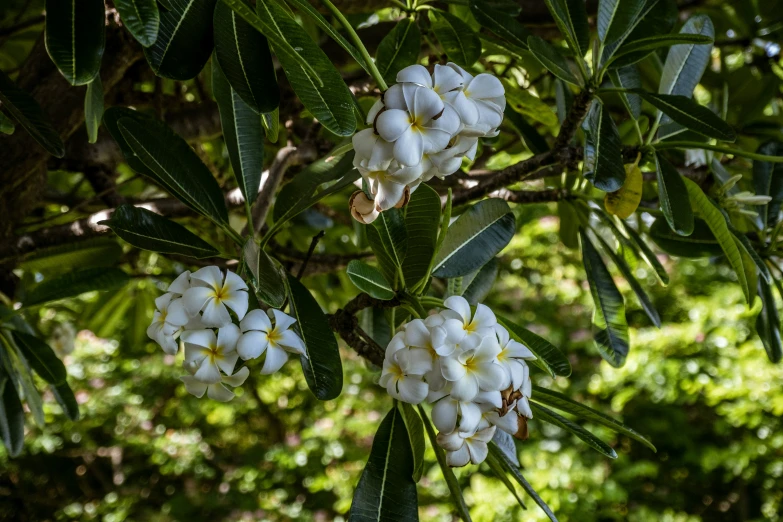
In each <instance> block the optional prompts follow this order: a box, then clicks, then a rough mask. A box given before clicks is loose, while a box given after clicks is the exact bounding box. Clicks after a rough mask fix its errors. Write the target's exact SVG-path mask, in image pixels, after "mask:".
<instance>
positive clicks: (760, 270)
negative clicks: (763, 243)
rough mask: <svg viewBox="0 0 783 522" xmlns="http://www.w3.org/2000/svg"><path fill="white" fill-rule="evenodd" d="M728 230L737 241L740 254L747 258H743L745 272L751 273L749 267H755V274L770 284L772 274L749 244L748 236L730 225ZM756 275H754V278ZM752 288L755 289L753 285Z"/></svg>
mask: <svg viewBox="0 0 783 522" xmlns="http://www.w3.org/2000/svg"><path fill="white" fill-rule="evenodd" d="M729 230H731V233H732V234H733V235H734V239H736V240H737V246H738V247H739V249H740V252H742V253H743V254H745V255H746V256H747V257H745V256H743V257H744V259H743V263H744V264H745V271H746V272H753V270H749V268H752V267H750V266H749V265H755V267H756V270H755V272H756V274H758V275H760V276H761V277H762V278H763V279H764V281H766V282H767V283H769V284H772V274H770V273H769V268H767V265H766V264H765V263H764V260H763V259H761V256H760V255H759V254H758V252H756V249H755V248H754V246H753V244H752V243H751V242H750V239H748V236H746V235H745V234H743V233H742V232H739V231H738V230H737V229H735V228H734V227H732V226H731V224H729ZM748 258H749V259H748ZM748 261H750V262H748ZM756 274H754V277H755V275H756ZM749 281H750V279H749ZM754 288H755V284H754Z"/></svg>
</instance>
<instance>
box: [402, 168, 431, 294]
mask: <svg viewBox="0 0 783 522" xmlns="http://www.w3.org/2000/svg"><path fill="white" fill-rule="evenodd" d="M439 225H440V196H439V195H438V193H437V192H435V190H434V189H432V188H430V186H429V185H425V184H424V183H422V184H421V185H419V188H417V189H416V192H414V193H413V194H411V199H410V201H409V202H408V205H406V207H405V229H406V231H407V236H408V248H407V251H406V253H405V259H404V260H403V262H402V273H403V275H404V276H405V284H406V285H407V287H408V288H413V287H415V286H416V285H417V284H418V283H419V281H421V280H422V279H423V278H424V277H426V276H427V271H428V270H429V267H430V262H431V261H432V258H433V256H434V255H435V243H436V241H437V239H438V229H439Z"/></svg>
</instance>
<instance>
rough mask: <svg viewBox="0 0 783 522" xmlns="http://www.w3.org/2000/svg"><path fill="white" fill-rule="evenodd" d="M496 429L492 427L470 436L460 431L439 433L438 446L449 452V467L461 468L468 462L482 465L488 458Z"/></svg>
mask: <svg viewBox="0 0 783 522" xmlns="http://www.w3.org/2000/svg"><path fill="white" fill-rule="evenodd" d="M495 429H496V428H495V426H490V427H489V428H485V429H483V430H480V431H477V432H476V433H472V434H469V435H467V434H465V433H462V432H460V431H454V432H452V433H438V439H437V440H438V445H439V446H440V447H442V448H443V449H445V450H446V451H447V452H448V453H447V454H446V462H447V463H448V464H449V466H452V467H455V468H460V467H462V466H465V465H466V464H467V463H468V462H472V463H473V464H481V463H482V462H484V460H485V459H486V458H487V454H488V453H489V450H488V448H487V443H488V442H489V441H491V440H492V437H493V436H494V435H495Z"/></svg>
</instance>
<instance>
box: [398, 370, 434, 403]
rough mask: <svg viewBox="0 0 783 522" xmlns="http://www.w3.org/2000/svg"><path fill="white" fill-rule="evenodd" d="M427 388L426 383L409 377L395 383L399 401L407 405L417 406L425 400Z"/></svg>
mask: <svg viewBox="0 0 783 522" xmlns="http://www.w3.org/2000/svg"><path fill="white" fill-rule="evenodd" d="M428 391H429V387H428V386H427V383H426V382H424V381H421V380H419V379H414V378H411V377H408V378H405V379H400V380H399V381H397V392H398V393H399V397H400V400H401V401H403V402H407V403H408V404H419V403H420V402H421V401H423V400H424V399H426V398H427V392H428Z"/></svg>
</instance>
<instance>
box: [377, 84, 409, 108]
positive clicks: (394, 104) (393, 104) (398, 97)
mask: <svg viewBox="0 0 783 522" xmlns="http://www.w3.org/2000/svg"><path fill="white" fill-rule="evenodd" d="M382 96H383V104H384V106H386V108H387V109H399V110H401V111H407V110H408V104H407V103H406V102H405V94H404V93H403V90H402V84H400V83H398V84H396V85H392V86H391V87H389V90H388V91H386V92H384V93H383V95H382Z"/></svg>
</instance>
